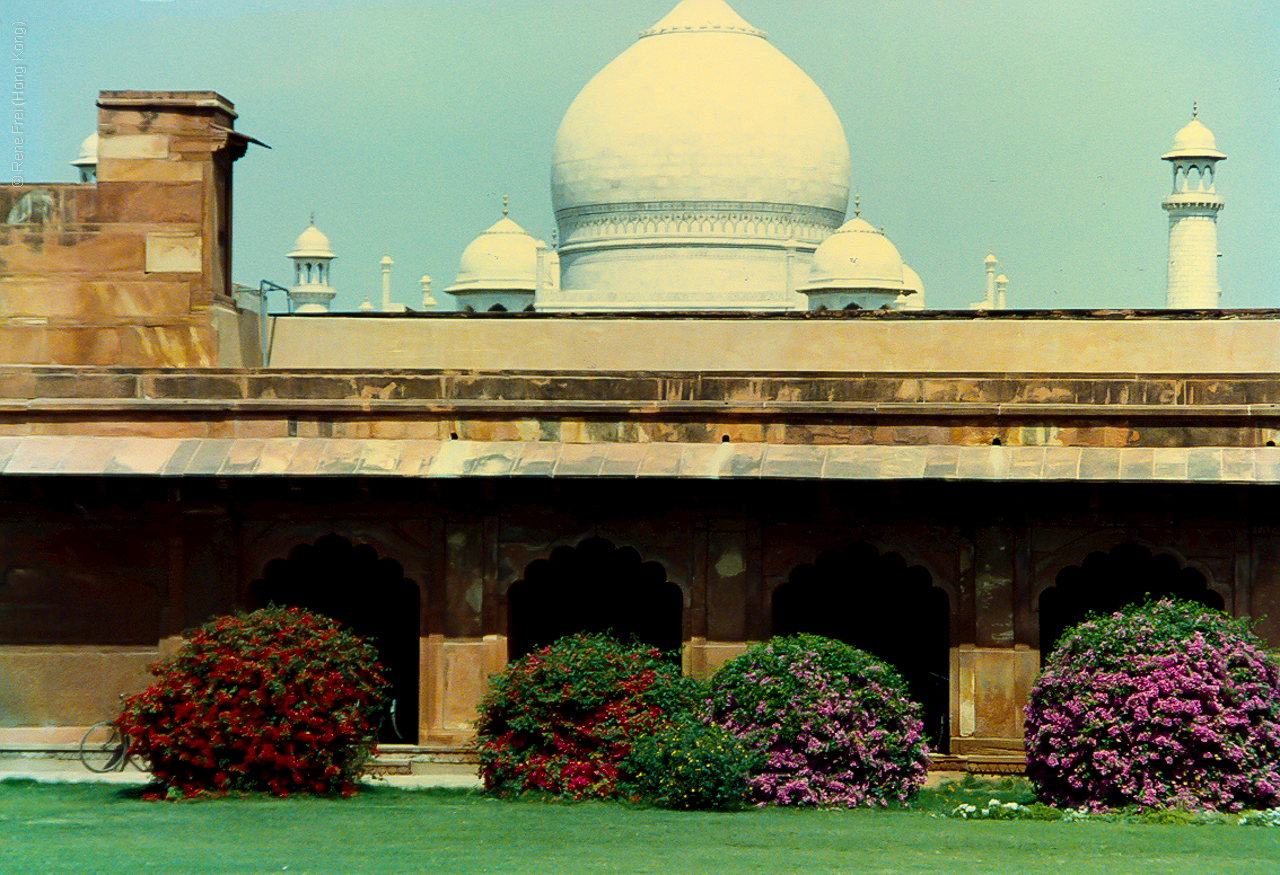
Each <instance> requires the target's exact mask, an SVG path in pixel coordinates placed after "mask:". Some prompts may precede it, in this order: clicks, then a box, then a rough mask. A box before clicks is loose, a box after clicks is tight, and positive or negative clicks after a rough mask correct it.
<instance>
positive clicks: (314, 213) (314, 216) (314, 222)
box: [311, 210, 316, 228]
mask: <svg viewBox="0 0 1280 875" xmlns="http://www.w3.org/2000/svg"><path fill="white" fill-rule="evenodd" d="M315 226H316V211H315V210H312V211H311V227H312V228H314V227H315Z"/></svg>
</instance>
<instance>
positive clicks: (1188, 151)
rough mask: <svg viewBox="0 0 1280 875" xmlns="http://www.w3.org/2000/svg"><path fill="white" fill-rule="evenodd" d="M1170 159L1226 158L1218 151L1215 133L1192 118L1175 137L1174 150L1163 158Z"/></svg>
mask: <svg viewBox="0 0 1280 875" xmlns="http://www.w3.org/2000/svg"><path fill="white" fill-rule="evenodd" d="M1163 157H1164V158H1166V159H1169V158H1225V157H1227V156H1226V155H1224V154H1222V153H1221V152H1219V151H1218V144H1217V142H1216V141H1215V140H1214V137H1213V132H1212V131H1210V130H1209V129H1208V128H1206V127H1205V126H1204V125H1203V124H1202V123H1201V121H1200V120H1199V119H1198V118H1192V119H1191V121H1190V122H1188V123H1187V125H1186V126H1185V127H1183V128H1182V130H1180V131H1178V133H1176V134H1174V136H1173V149H1172V150H1171V151H1169V152H1167V153H1165V155H1164V156H1163Z"/></svg>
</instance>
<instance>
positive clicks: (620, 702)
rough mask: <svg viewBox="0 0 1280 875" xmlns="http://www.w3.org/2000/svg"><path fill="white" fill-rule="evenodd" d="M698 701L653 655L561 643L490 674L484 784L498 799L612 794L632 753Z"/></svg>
mask: <svg viewBox="0 0 1280 875" xmlns="http://www.w3.org/2000/svg"><path fill="white" fill-rule="evenodd" d="M697 701H698V695H697V684H696V682H694V681H692V680H690V679H688V678H682V677H681V676H680V672H679V670H678V669H677V668H676V667H675V666H673V665H671V664H670V663H668V662H665V661H664V660H663V659H662V656H661V654H660V653H659V652H658V651H657V650H654V649H653V648H649V647H644V646H641V645H627V644H622V643H619V642H618V641H616V640H614V639H613V638H610V637H608V636H606V635H592V634H579V635H573V636H570V637H567V638H561V639H560V640H559V641H557V642H555V643H554V644H552V645H551V646H549V647H544V648H542V649H541V650H537V651H535V652H533V653H531V654H529V655H527V656H524V657H522V658H520V659H518V660H516V661H514V662H512V663H511V664H510V665H508V666H507V667H506V669H505V670H503V671H502V672H500V673H498V674H496V675H494V676H493V677H492V678H491V679H490V682H489V689H488V691H487V692H486V694H485V697H484V699H483V701H482V702H481V703H480V717H479V720H478V721H477V723H476V729H477V753H478V756H479V760H480V776H481V777H482V778H483V779H484V783H485V787H486V789H488V790H489V791H490V792H494V793H498V794H510V793H521V792H525V791H542V792H545V793H550V794H554V795H557V796H564V797H568V798H573V799H583V798H589V797H596V798H607V797H612V796H616V795H618V794H619V792H620V791H621V790H622V788H623V785H624V783H625V775H624V774H623V772H622V763H623V760H624V759H625V758H626V757H627V755H628V754H629V753H631V750H632V747H633V745H634V744H635V743H636V742H637V741H638V740H639V739H642V738H644V737H646V736H648V735H650V734H653V733H655V732H657V731H659V730H661V729H662V728H663V727H664V726H666V724H667V723H668V722H669V721H670V720H671V718H672V717H673V716H675V715H680V714H686V713H688V712H689V711H690V709H691V708H692V707H693V705H694V704H695V703H696V702H697Z"/></svg>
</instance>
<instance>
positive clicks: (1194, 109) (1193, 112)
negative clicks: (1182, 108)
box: [1191, 100, 1200, 118]
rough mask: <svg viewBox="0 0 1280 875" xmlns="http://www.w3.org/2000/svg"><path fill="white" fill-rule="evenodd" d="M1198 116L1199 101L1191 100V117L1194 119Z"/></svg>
mask: <svg viewBox="0 0 1280 875" xmlns="http://www.w3.org/2000/svg"><path fill="white" fill-rule="evenodd" d="M1198 115H1200V101H1198V100H1193V101H1191V117H1192V118H1195V117H1196V116H1198Z"/></svg>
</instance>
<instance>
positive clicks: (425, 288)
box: [418, 273, 436, 313]
mask: <svg viewBox="0 0 1280 875" xmlns="http://www.w3.org/2000/svg"><path fill="white" fill-rule="evenodd" d="M418 283H419V284H421V286H422V312H424V313H430V312H431V311H432V310H434V309H435V308H436V299H435V298H433V297H431V277H430V276H428V275H427V274H425V273H424V274H423V275H422V279H420V280H418Z"/></svg>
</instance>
